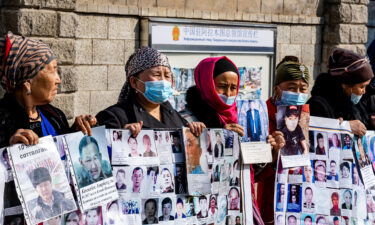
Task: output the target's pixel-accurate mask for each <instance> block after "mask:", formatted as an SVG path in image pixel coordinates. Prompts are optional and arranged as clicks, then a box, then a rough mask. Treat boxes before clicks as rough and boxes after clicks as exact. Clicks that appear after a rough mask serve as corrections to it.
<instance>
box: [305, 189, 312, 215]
mask: <svg viewBox="0 0 375 225" xmlns="http://www.w3.org/2000/svg"><path fill="white" fill-rule="evenodd" d="M303 193H304V198H305V202H304V203H303V211H304V212H310V213H311V212H314V210H315V203H314V192H313V189H312V188H311V187H306V188H305V190H304V192H303Z"/></svg>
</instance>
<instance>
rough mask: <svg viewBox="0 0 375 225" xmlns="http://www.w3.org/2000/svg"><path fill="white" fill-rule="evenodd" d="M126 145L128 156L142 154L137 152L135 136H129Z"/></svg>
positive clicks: (139, 155)
mask: <svg viewBox="0 0 375 225" xmlns="http://www.w3.org/2000/svg"><path fill="white" fill-rule="evenodd" d="M128 145H129V147H130V153H129V157H141V156H142V154H140V153H139V152H138V141H137V139H136V138H133V137H132V136H130V137H129V138H128Z"/></svg>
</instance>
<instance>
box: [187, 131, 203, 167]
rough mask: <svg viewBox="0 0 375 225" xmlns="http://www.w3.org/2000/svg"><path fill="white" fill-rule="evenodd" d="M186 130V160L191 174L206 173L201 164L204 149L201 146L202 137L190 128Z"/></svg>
mask: <svg viewBox="0 0 375 225" xmlns="http://www.w3.org/2000/svg"><path fill="white" fill-rule="evenodd" d="M184 132H185V138H186V140H185V148H186V149H185V150H186V156H187V157H186V162H187V164H188V165H187V167H188V173H189V174H204V173H205V172H204V171H203V169H202V167H201V165H200V158H201V155H202V149H201V146H200V139H199V138H197V137H196V136H195V135H194V134H193V133H191V132H190V130H189V129H184Z"/></svg>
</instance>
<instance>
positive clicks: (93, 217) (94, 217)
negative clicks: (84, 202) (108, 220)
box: [86, 209, 99, 225]
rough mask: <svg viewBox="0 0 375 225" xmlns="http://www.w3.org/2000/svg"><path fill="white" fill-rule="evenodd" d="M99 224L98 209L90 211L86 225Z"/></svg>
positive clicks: (87, 214)
mask: <svg viewBox="0 0 375 225" xmlns="http://www.w3.org/2000/svg"><path fill="white" fill-rule="evenodd" d="M98 222H99V215H98V214H97V212H96V209H93V210H90V211H88V212H87V213H86V223H87V225H97V224H98Z"/></svg>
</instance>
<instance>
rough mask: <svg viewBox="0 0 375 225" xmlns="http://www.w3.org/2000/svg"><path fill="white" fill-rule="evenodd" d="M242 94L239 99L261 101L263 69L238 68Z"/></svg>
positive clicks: (240, 93)
mask: <svg viewBox="0 0 375 225" xmlns="http://www.w3.org/2000/svg"><path fill="white" fill-rule="evenodd" d="M238 72H239V73H240V92H239V96H238V99H247V100H249V99H260V97H261V80H262V72H263V67H261V66H260V67H238Z"/></svg>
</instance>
